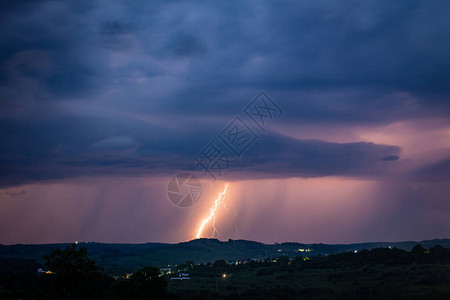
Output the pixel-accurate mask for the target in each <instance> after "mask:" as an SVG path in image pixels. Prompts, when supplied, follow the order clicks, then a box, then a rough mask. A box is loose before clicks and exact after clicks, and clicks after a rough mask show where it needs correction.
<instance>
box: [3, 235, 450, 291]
mask: <svg viewBox="0 0 450 300" xmlns="http://www.w3.org/2000/svg"><path fill="white" fill-rule="evenodd" d="M449 263H450V249H446V248H443V247H441V246H434V247H432V248H430V249H424V248H423V247H422V246H420V245H417V246H415V247H414V248H413V249H412V250H411V251H410V252H408V251H405V250H400V249H396V248H392V249H391V248H375V249H372V250H362V251H359V252H356V253H354V252H348V253H341V254H333V255H328V256H316V257H311V258H308V257H294V258H289V257H287V256H280V257H277V258H267V259H264V260H251V259H247V260H242V261H238V262H230V261H225V260H218V261H216V262H214V263H206V264H195V263H194V262H192V261H187V262H186V263H185V264H182V265H179V266H176V267H174V268H173V271H172V272H171V274H166V275H162V274H161V273H160V270H159V269H158V268H155V267H146V268H143V269H140V270H136V271H135V272H133V273H132V274H130V275H129V276H126V277H120V278H112V277H110V276H108V275H107V274H105V273H104V272H103V271H102V269H101V268H99V267H98V266H97V265H96V262H95V261H94V260H92V259H90V258H89V257H88V254H87V250H86V249H85V248H79V247H77V245H75V244H73V245H71V246H69V247H67V248H66V249H64V250H60V249H54V250H52V251H51V253H49V254H48V255H47V256H46V257H45V266H40V265H39V264H37V263H35V262H34V261H27V260H17V259H16V260H8V259H2V260H0V266H1V274H0V299H211V298H223V299H225V298H235V299H237V298H246V299H248V298H258V299H260V298H266V299H267V298H274V299H276V298H278V297H286V298H298V299H302V298H307V297H309V298H311V299H315V297H316V298H322V299H327V298H340V297H339V295H337V294H336V293H335V292H334V291H333V289H331V288H330V287H328V286H327V285H331V284H335V283H336V282H337V281H339V277H340V276H342V275H340V274H341V273H339V272H337V270H346V269H353V270H358V272H360V273H364V272H365V273H367V274H369V273H370V272H375V268H374V267H375V266H377V267H378V269H377V270H378V271H376V272H377V274H375V275H376V276H377V277H374V278H377V279H380V280H381V283H383V280H384V279H383V278H382V277H383V276H384V275H383V274H385V273H383V272H382V270H383V269H382V268H383V267H393V266H398V267H400V268H402V267H405V266H413V267H412V268H410V269H408V270H415V267H414V266H419V265H436V264H437V265H446V264H449ZM39 267H42V268H44V270H43V271H41V272H40V273H38V272H36V271H37V268H39ZM380 268H381V269H380ZM46 270H48V272H47V273H46ZM305 270H324V272H325V273H326V274H327V275H326V280H327V281H326V282H325V285H324V286H322V287H320V288H315V289H313V288H306V287H301V286H299V288H298V289H295V286H294V287H292V286H288V285H286V286H282V285H278V286H276V287H274V288H267V289H265V290H261V289H258V288H256V286H255V284H254V283H256V282H258V281H260V280H261V278H272V277H273V276H276V279H277V280H279V282H281V283H282V282H283V280H284V279H286V280H287V279H289V278H291V275H292V274H300V273H299V272H302V271H305ZM380 270H381V271H380ZM405 270H406V269H405ZM182 272H183V273H189V276H190V277H191V278H192V279H196V280H198V281H200V282H201V281H202V280H205V282H206V281H208V280H210V281H211V280H215V279H216V278H221V277H222V276H223V277H224V278H225V277H226V276H228V274H247V273H248V274H250V275H249V276H248V277H249V278H250V279H249V282H251V283H250V286H249V287H245V288H243V287H239V288H238V287H235V286H233V285H232V284H229V285H228V289H229V291H230V292H229V293H223V294H222V295H219V293H218V292H217V288H218V286H217V283H216V286H215V288H216V289H210V290H207V289H206V288H205V289H203V290H195V288H192V289H190V290H189V289H187V288H184V289H178V290H177V289H173V290H169V289H168V283H169V282H170V276H178V274H180V273H182ZM408 272H409V273H408V274H409V279H411V277H414V276H416V275H415V273H411V272H410V271H408ZM360 273H358V274H360ZM342 274H343V273H342ZM380 274H381V275H380ZM411 274H412V275H411ZM422 275H423V274H422ZM271 276H272V277H271ZM283 276H284V277H283ZM379 277H381V278H379ZM435 277H436V278H435ZM208 278H211V279H208ZM412 280H413V281H412V282H415V281H414V278H412ZM421 280H422V279H421ZM427 280H428V282H427V281H425V282H422V281H423V280H422V281H420V282H419V283H425V284H447V285H448V284H449V283H450V273H439V276H434V277H432V278H431V279H427ZM177 284H179V285H181V283H177ZM353 285H355V286H357V285H358V284H357V283H355V282H353ZM174 286H175V287H177V286H176V285H174ZM359 290H364V289H363V288H359ZM375 291H376V288H374V289H373V291H372V288H370V295H371V296H372V293H373V294H375ZM363 292H364V293H366V292H367V291H363ZM364 295H365V294H364ZM341 297H342V298H349V299H350V298H352V297H351V295H350V294H342V295H341ZM438 298H439V297H438Z"/></svg>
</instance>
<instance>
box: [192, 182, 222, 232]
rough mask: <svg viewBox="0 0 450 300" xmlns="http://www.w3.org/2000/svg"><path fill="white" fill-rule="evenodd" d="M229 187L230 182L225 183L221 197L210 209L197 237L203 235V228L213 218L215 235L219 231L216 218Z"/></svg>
mask: <svg viewBox="0 0 450 300" xmlns="http://www.w3.org/2000/svg"><path fill="white" fill-rule="evenodd" d="M227 188H228V182H227V183H226V184H225V188H224V189H223V192H222V193H220V194H219V197H217V199H216V200H215V201H214V205H213V206H212V207H211V208H210V209H209V215H208V217H206V218H205V219H203V221H202V224H201V225H200V227H199V229H198V231H197V235H196V236H195V238H197V239H199V238H200V236H201V235H202V232H203V229H204V228H205V226H206V224H208V223H209V221H211V219H213V235H214V233H215V232H216V231H217V230H216V227H215V226H214V224H215V220H216V210H217V208H218V207H219V205H220V204H222V203H223V200H224V199H225V194H226V193H227Z"/></svg>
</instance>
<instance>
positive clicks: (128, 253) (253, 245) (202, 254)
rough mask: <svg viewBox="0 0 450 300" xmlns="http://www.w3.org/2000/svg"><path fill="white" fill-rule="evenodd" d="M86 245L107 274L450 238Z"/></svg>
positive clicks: (13, 252) (30, 251)
mask: <svg viewBox="0 0 450 300" xmlns="http://www.w3.org/2000/svg"><path fill="white" fill-rule="evenodd" d="M79 244H80V246H82V247H85V248H87V249H88V253H89V256H90V257H91V258H93V259H94V260H96V261H97V262H98V265H99V266H101V267H103V268H104V269H105V271H106V272H107V273H109V274H111V275H119V274H124V273H126V272H132V271H134V270H136V269H138V268H142V267H144V266H156V267H160V266H168V265H175V264H182V263H184V262H186V261H188V260H192V261H194V262H195V263H206V262H214V261H216V260H219V259H225V260H241V259H248V258H255V259H263V258H267V257H278V256H289V257H295V256H303V257H307V256H317V255H322V256H323V255H329V254H338V253H343V252H354V251H360V250H363V249H368V250H370V249H373V248H379V247H384V248H386V247H392V248H399V249H403V250H407V251H410V250H411V249H412V248H413V247H414V246H415V245H417V244H421V245H422V247H424V248H427V249H428V248H431V247H433V246H435V245H441V246H443V247H446V248H450V239H435V240H427V241H422V242H416V241H406V242H374V243H358V244H302V243H281V244H263V243H259V242H254V241H246V240H228V241H219V240H217V239H197V240H192V241H189V242H183V243H177V244H164V243H146V244H105V243H94V242H88V243H84V242H83V243H79ZM67 245H68V244H39V245H21V244H19V245H0V259H1V260H2V261H7V260H8V259H26V260H34V261H35V262H37V263H43V257H44V256H45V255H47V254H48V253H49V252H50V251H51V249H52V248H60V249H63V248H65V247H66V246H67Z"/></svg>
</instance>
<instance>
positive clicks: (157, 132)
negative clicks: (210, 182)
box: [0, 0, 450, 185]
mask: <svg viewBox="0 0 450 300" xmlns="http://www.w3.org/2000/svg"><path fill="white" fill-rule="evenodd" d="M15 3H16V4H8V5H6V4H2V9H1V14H2V18H1V20H0V22H1V26H0V108H1V111H0V123H1V128H0V132H1V138H2V143H1V146H0V160H1V165H2V171H1V174H2V175H1V176H2V182H3V185H7V184H12V183H14V184H17V183H20V182H23V181H30V180H40V179H52V178H64V177H72V176H80V175H84V174H93V173H95V174H111V173H117V174H121V173H123V174H132V173H133V172H137V173H139V172H147V173H152V172H155V173H156V172H161V170H173V169H181V168H184V167H186V166H188V165H189V164H190V161H191V157H192V156H193V155H195V154H196V153H197V152H198V150H200V149H201V146H203V144H204V140H205V139H207V138H208V137H211V136H214V134H215V133H216V132H219V130H220V129H221V127H222V126H223V124H225V123H226V121H228V120H229V119H231V117H232V116H235V115H236V114H237V113H239V111H240V110H241V109H242V108H243V107H244V106H245V105H246V104H247V103H248V102H249V101H250V100H251V99H252V98H253V97H254V96H255V95H256V93H257V91H258V90H259V89H261V88H264V89H265V90H267V91H268V92H269V93H270V94H271V95H272V96H273V97H274V98H275V99H276V100H277V102H279V103H280V105H281V106H282V107H283V109H284V110H285V111H286V114H285V115H284V117H283V119H282V120H280V122H281V123H280V124H283V125H286V126H289V125H293V124H294V125H295V124H300V123H302V124H317V123H319V124H336V123H338V124H343V123H354V124H356V125H364V124H368V123H370V124H375V123H382V124H384V123H388V122H394V121H401V120H411V119H414V118H423V117H430V116H431V117H442V116H446V115H448V112H449V105H448V96H449V87H450V57H449V56H448V53H449V52H450V42H449V39H448V36H450V27H449V26H446V24H447V22H448V21H447V20H448V11H450V3H449V2H448V1H407V0H405V1H396V2H392V1H377V2H373V1H347V2H339V3H338V2H335V1H301V2H277V3H274V2H268V1H267V2H260V1H254V2H241V3H239V4H238V3H234V2H232V3H230V2H225V1H224V2H220V3H219V4H216V3H215V4H214V5H212V4H208V3H205V2H195V1H193V2H190V3H185V2H177V1H175V2H169V3H166V2H163V1H160V2H156V3H153V2H152V3H150V2H138V3H137V2H136V3H133V4H130V3H129V2H125V1H108V2H102V1H93V2H86V3H85V2H82V3H79V2H77V1H71V2H56V1H42V2H35V1H23V2H15ZM208 118H209V119H208ZM211 120H212V121H211ZM205 128H206V129H205ZM269 140H270V141H271V142H270V143H269V142H267V145H266V144H264V146H262V147H260V148H255V150H253V149H252V151H254V152H249V154H248V155H250V154H251V156H249V157H248V159H247V160H243V161H242V162H240V165H238V166H237V167H239V168H241V169H243V170H244V171H247V169H248V170H249V171H251V170H253V171H257V172H273V173H277V174H280V175H279V176H286V174H289V176H324V175H351V176H353V175H355V176H356V175H363V174H378V173H380V172H381V173H382V169H383V168H384V166H386V165H387V164H395V163H396V162H395V160H397V159H398V153H399V151H400V150H399V148H397V147H395V146H382V145H375V144H370V143H349V144H336V143H328V142H324V141H302V140H293V139H289V138H286V137H284V136H282V135H279V136H276V135H274V136H268V137H267V141H269ZM261 143H264V142H262V140H261ZM277 147H278V148H277ZM256 149H258V150H256ZM269 149H272V150H273V151H269ZM282 157H283V159H282ZM188 161H189V162H188Z"/></svg>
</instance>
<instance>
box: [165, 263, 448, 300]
mask: <svg viewBox="0 0 450 300" xmlns="http://www.w3.org/2000/svg"><path fill="white" fill-rule="evenodd" d="M168 292H170V293H172V294H175V295H177V296H178V297H180V298H181V299H183V298H184V299H202V298H204V299H208V298H233V299H241V298H242V299H244V298H254V299H261V298H263V299H280V298H284V299H291V298H297V299H450V264H444V265H437V264H433V265H425V264H424V265H407V266H385V265H374V266H370V267H369V266H364V267H359V268H337V269H329V268H318V269H295V268H290V267H282V268H280V267H279V266H274V267H258V268H252V269H248V270H241V271H238V272H235V273H229V274H225V277H223V274H222V275H219V276H217V275H216V276H191V280H170V281H169V285H168Z"/></svg>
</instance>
